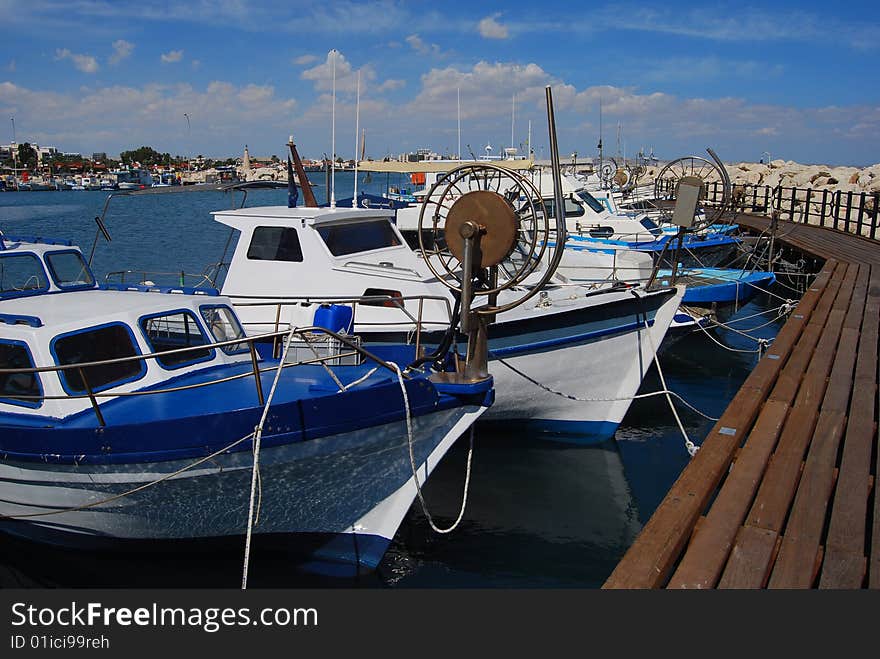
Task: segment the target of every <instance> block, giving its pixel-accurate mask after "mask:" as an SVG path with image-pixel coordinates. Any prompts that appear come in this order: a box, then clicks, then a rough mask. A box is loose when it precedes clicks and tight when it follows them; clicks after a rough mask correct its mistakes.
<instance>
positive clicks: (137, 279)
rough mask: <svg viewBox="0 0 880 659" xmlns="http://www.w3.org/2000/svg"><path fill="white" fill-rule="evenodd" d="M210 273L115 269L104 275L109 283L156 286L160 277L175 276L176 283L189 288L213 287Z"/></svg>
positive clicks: (105, 280)
mask: <svg viewBox="0 0 880 659" xmlns="http://www.w3.org/2000/svg"><path fill="white" fill-rule="evenodd" d="M210 274H211V273H210V271H206V272H205V273H203V274H198V275H196V274H192V273H188V272H185V271H183V270H176V271H169V272H162V271H157V270H114V271H112V272H108V273H107V274H106V275H105V276H104V282H105V283H108V284H127V283H135V284H137V285H139V286H156V285H159V284H158V281H161V279H160V278H174V279H175V285H177V286H187V287H189V288H200V287H213V285H214V284H213V283H212V281H213V280H212V279H211V276H210ZM133 280H134V281H133ZM187 282H194V283H187Z"/></svg>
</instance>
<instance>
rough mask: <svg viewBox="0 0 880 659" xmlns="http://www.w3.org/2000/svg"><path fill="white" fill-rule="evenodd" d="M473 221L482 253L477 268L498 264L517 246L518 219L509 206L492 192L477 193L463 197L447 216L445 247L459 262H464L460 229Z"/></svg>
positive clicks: (479, 253) (476, 191) (498, 195)
mask: <svg viewBox="0 0 880 659" xmlns="http://www.w3.org/2000/svg"><path fill="white" fill-rule="evenodd" d="M465 222H473V223H475V224H476V225H477V227H478V229H479V231H480V234H481V236H480V241H479V252H478V257H477V260H476V262H475V263H474V267H477V268H490V267H492V266H493V265H498V264H499V263H501V262H502V261H503V260H504V259H506V258H507V257H508V256H510V253H511V252H512V251H513V248H514V247H515V246H516V239H517V231H518V229H519V218H518V217H517V216H516V212H514V210H513V208H512V207H511V205H510V203H509V202H508V201H507V200H506V199H505V198H504V197H502V196H501V195H500V194H498V193H497V192H494V191H492V190H474V191H473V192H468V193H466V194H465V195H463V196H462V197H460V198H459V199H458V200H456V202H455V203H454V204H452V208H450V209H449V214H448V215H447V216H446V228H445V233H446V245H447V246H448V247H449V251H450V252H452V254H453V255H454V256H455V258H457V259H458V260H459V261H463V260H464V238H463V237H462V232H461V228H462V226H463V225H464V223H465Z"/></svg>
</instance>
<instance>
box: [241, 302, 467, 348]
mask: <svg viewBox="0 0 880 659" xmlns="http://www.w3.org/2000/svg"><path fill="white" fill-rule="evenodd" d="M226 297H228V298H229V299H230V300H232V302H233V304H234V305H235V306H236V307H237V308H241V307H250V308H252V307H268V308H274V310H275V321H274V325H275V331H276V332H277V331H279V328H280V326H281V322H282V321H281V318H282V312H283V311H284V309H285V308H289V307H294V306H304V305H307V306H310V305H316V306H321V305H326V304H339V305H350V306H351V308H352V320H351V322H352V326H354V323H355V322H356V320H357V310H358V307H359V306H369V307H376V306H390V307H392V308H395V309H398V310H399V311H401V312H402V313H403V315H404V316H405V317H406V320H402V321H399V322H394V321H391V322H389V321H386V320H383V321H381V322H378V321H377V322H360V323H359V324H360V325H361V326H362V327H364V326H376V325H381V326H383V327H388V326H401V327H404V328H406V329H407V330H408V335H409V336H408V339H409V340H412V339H413V338H414V339H415V349H416V355H417V356H420V352H421V348H422V332H423V328H424V326H425V324H432V325H436V324H438V323H440V322H442V323H443V324H445V325H447V326H449V325H451V324H452V323H453V321H454V318H453V311H452V306H451V305H450V304H449V298H447V297H445V296H440V295H401V296H398V295H361V296H357V297H350V296H349V297H342V296H336V297H334V296H330V297H326V296H322V297H316V296H286V297H279V296H273V295H267V296H259V295H229V294H226ZM407 301H416V302H417V303H418V307H417V311H416V313H415V314H413V313H412V312H411V311H410V310H409V309H407V308H406V302H407ZM429 301H430V302H439V303H441V305H442V308H443V309H444V310H445V311H446V318H445V320H443V321H438V320H436V319H431V320H428V321H426V320H425V319H424V314H425V302H429ZM245 325H260V326H264V325H266V323H265V322H254V323H245ZM276 351H277V348H276Z"/></svg>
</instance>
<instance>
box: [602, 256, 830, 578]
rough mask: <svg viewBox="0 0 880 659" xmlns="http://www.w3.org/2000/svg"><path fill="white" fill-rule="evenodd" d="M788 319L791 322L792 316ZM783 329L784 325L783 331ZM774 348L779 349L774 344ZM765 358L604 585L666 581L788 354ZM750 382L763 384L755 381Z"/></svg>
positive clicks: (821, 287) (825, 274)
mask: <svg viewBox="0 0 880 659" xmlns="http://www.w3.org/2000/svg"><path fill="white" fill-rule="evenodd" d="M837 266H838V262H837V261H836V260H834V259H829V260H828V261H826V263H825V265H824V266H823V269H822V271H821V272H820V273H819V274H818V276H817V277H816V278H815V280H814V281H813V284H812V285H811V286H810V289H809V290H808V291H807V292H806V293H805V295H804V297H803V298H802V299H801V302H800V303H799V304H798V310H802V311H803V312H804V313H800V314H797V311H796V312H795V313H796V314H797V315H800V316H801V318H795V319H794V320H795V323H794V325H796V326H797V328H798V329H797V331H799V330H800V328H802V327H803V326H804V325H805V323H806V320H807V318H808V317H809V311H811V310H812V309H813V307H814V306H815V305H816V304H817V303H818V301H819V299H820V298H821V296H822V294H823V293H824V292H825V289H826V287H827V285H828V283H829V281H831V278H832V275H833V274H834V271H835V269H836V268H837ZM789 322H792V319H791V318H790V319H789ZM786 325H788V323H786ZM785 331H786V328H785V327H783V330H782V332H785ZM797 331H793V330H787V332H788V336H789V337H790V338H789V339H786V340H789V341H792V342H793V341H795V340H796V339H797ZM782 332H780V333H782ZM770 354H775V353H774V351H773V348H771V350H770ZM761 362H765V363H767V366H765V367H764V368H763V369H761V370H758V372H757V373H756V372H755V371H753V372H752V373H751V374H750V375H749V377H748V378H747V379H746V381H745V382H744V383H743V386H742V387H741V388H740V390H739V392H737V394H736V396H734V398H733V400H732V401H731V403H730V405H729V406H728V408H727V410H725V412H724V414H723V415H722V417H721V419H720V420H719V421H718V423H717V424H716V425H715V427H714V428H713V429H712V431H711V432H710V434H709V436H708V437H707V438H706V440H705V441H704V442H703V444H702V446H701V449H700V451H699V452H698V453H697V456H696V457H695V459H694V460H692V461H691V463H690V464H689V465H687V467H686V468H685V469H684V471H683V472H682V474H681V475H680V476H679V479H678V480H677V481H676V483H675V484H674V485H673V486H672V488H671V489H670V491H669V493H668V494H667V496H666V497H665V498H664V500H663V501H662V502H661V503H660V505H659V506H658V507H657V509H656V510H655V512H654V514H653V515H652V517H651V519H650V520H649V521H648V523H647V524H646V525H645V527H644V528H643V529H642V531H641V532H640V533H639V536H638V537H637V538H636V540H635V542H634V543H633V545H632V547H630V549H629V551H627V553H626V555H625V556H624V557H623V559H622V560H621V561H620V563H619V564H618V565H617V567H616V568H615V570H614V572H612V574H611V575H610V576H609V578H608V579H607V580H606V582H605V584H604V585H603V588H656V587H658V586H660V585H662V584H664V583H665V582H666V580H667V579H668V575H669V573H670V571H671V569H672V566H673V565H674V563H675V561H676V560H677V559H678V557H679V555H680V553H681V551H682V550H683V548H684V546H685V544H686V543H687V540H688V538H689V536H690V534H691V533H692V530H693V527H694V525H695V524H696V520H697V519H698V518H699V515H700V513H701V512H702V511H703V509H704V508H705V505H706V502H707V501H708V499H709V497H710V496H711V495H712V494H713V493H714V491H715V488H716V487H717V484H718V482H719V481H720V479H721V478H722V477H723V475H724V470H726V469H727V468H728V466H729V464H730V461H731V460H732V456H733V452H734V451H735V450H736V448H737V447H738V446H739V445H740V444H741V442H742V438H743V437H744V436H745V434H746V432H747V431H748V429H749V428H750V427H751V425H752V423H753V422H754V419H755V418H756V417H757V414H758V410H759V408H760V406H761V403H762V401H763V397H764V396H765V395H766V388H767V387H768V386H770V384H771V383H772V381H773V379H774V378H775V373H776V372H778V369H779V365H777V364H776V363H775V362H779V364H780V365H781V364H782V363H784V359H768V357H767V356H766V355H765V357H764V359H762V360H761ZM756 370H757V369H756ZM752 383H757V384H758V385H759V386H757V387H755V386H752ZM703 470H705V473H703Z"/></svg>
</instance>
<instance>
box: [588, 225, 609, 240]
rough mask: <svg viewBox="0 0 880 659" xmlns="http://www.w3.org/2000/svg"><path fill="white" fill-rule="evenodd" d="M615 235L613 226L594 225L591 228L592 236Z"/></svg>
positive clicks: (605, 236) (607, 236) (606, 236)
mask: <svg viewBox="0 0 880 659" xmlns="http://www.w3.org/2000/svg"><path fill="white" fill-rule="evenodd" d="M613 235H614V228H613V227H593V228H592V229H590V237H592V238H610V237H611V236H613Z"/></svg>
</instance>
